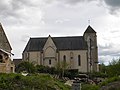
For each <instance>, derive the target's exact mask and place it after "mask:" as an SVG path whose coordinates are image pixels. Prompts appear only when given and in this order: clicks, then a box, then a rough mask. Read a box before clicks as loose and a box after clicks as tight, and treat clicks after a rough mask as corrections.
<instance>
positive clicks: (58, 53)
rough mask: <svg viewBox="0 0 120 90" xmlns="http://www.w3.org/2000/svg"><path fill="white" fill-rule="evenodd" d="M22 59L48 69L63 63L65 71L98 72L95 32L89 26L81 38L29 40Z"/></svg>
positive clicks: (49, 37) (50, 37)
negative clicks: (66, 66)
mask: <svg viewBox="0 0 120 90" xmlns="http://www.w3.org/2000/svg"><path fill="white" fill-rule="evenodd" d="M22 59H23V60H24V61H29V62H32V63H34V64H38V65H44V66H49V67H55V66H56V65H57V63H61V62H64V63H67V64H68V68H67V69H77V70H78V71H79V72H93V71H95V72H96V71H99V67H98V47H97V35H96V31H95V30H94V29H93V28H92V27H91V26H90V25H89V26H88V27H87V29H86V30H85V32H84V33H83V36H69V37H67V36H66V37H52V36H50V35H49V36H48V37H39V38H30V39H29V41H28V43H27V45H26V47H25V49H24V51H23V53H22Z"/></svg>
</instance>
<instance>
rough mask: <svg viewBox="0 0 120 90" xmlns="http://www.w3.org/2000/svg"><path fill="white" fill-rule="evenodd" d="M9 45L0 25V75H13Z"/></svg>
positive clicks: (13, 67)
mask: <svg viewBox="0 0 120 90" xmlns="http://www.w3.org/2000/svg"><path fill="white" fill-rule="evenodd" d="M11 50H12V48H11V45H10V43H9V41H8V38H7V36H6V34H5V32H4V29H3V27H2V25H1V24H0V73H13V72H14V69H15V66H14V64H13V62H12V60H11V55H12V53H11Z"/></svg>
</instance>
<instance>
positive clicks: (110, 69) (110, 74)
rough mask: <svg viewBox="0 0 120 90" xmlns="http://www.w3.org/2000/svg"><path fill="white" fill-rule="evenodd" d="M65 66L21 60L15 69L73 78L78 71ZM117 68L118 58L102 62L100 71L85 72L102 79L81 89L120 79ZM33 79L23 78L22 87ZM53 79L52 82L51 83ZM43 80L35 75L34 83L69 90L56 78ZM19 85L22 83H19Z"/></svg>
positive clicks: (96, 89)
mask: <svg viewBox="0 0 120 90" xmlns="http://www.w3.org/2000/svg"><path fill="white" fill-rule="evenodd" d="M63 65H64V64H63ZM66 68H67V65H66V66H65V67H64V68H61V66H56V67H48V66H42V65H36V66H35V65H34V64H32V63H29V62H23V63H22V64H20V65H19V66H18V68H17V69H16V71H17V72H22V71H27V72H28V73H34V74H35V73H46V74H51V75H58V76H59V77H63V76H64V77H69V78H73V77H75V76H77V75H78V71H76V70H73V71H72V70H67V69H66ZM119 70H120V59H119V60H113V61H112V62H110V63H109V65H108V66H105V65H104V64H101V65H100V72H92V73H87V74H88V75H89V78H90V79H94V78H103V79H104V81H102V82H101V83H98V84H97V85H91V84H88V83H83V84H82V90H99V89H100V88H101V87H102V86H106V85H108V84H109V83H111V82H115V81H120V77H119V75H120V71H119ZM17 77H18V79H19V76H17ZM27 77H28V76H27ZM34 79H35V78H34V76H32V77H30V76H29V79H28V78H27V79H24V80H25V81H24V80H23V82H24V83H23V84H25V85H26V86H23V87H26V88H28V87H27V86H29V85H30V83H32V81H34ZM0 80H1V79H0ZM40 80H42V81H41V82H43V83H38V81H40ZM48 80H49V79H48ZM53 81H54V83H51V82H53ZM25 82H26V83H25ZM27 82H30V83H27ZM45 82H46V81H45V79H39V78H37V77H36V79H35V81H34V83H38V84H39V86H40V85H41V87H43V88H44V89H45V86H46V87H47V88H49V90H55V89H56V88H58V87H59V89H58V90H70V88H69V89H68V88H64V86H63V83H61V82H60V81H59V80H58V81H56V80H51V79H50V80H49V83H50V85H49V84H48V83H45ZM38 84H36V85H38ZM10 85H11V84H10ZM13 85H14V84H13ZM20 85H22V84H20ZM33 85H34V84H33ZM36 85H35V86H34V88H36V87H37V86H36ZM2 86H4V85H2ZM8 86H9V85H8ZM30 86H31V87H29V88H33V86H32V85H30ZM13 87H14V86H13ZM20 88H21V87H20ZM38 88H39V87H38ZM44 89H43V90H44ZM114 89H115V88H114ZM26 90H27V89H26ZM28 90H29V89H28ZM40 90H42V89H40Z"/></svg>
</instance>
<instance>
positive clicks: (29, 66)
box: [16, 61, 36, 73]
mask: <svg viewBox="0 0 120 90" xmlns="http://www.w3.org/2000/svg"><path fill="white" fill-rule="evenodd" d="M16 71H17V72H22V71H27V72H28V73H34V72H35V71H36V68H35V66H34V64H33V63H30V62H27V61H23V62H22V63H20V64H19V65H18V67H17V70H16Z"/></svg>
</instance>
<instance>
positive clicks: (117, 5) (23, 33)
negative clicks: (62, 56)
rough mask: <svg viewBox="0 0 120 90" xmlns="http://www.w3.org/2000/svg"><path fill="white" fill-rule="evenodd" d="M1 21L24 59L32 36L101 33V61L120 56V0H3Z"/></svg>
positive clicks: (18, 53)
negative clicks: (91, 28)
mask: <svg viewBox="0 0 120 90" xmlns="http://www.w3.org/2000/svg"><path fill="white" fill-rule="evenodd" d="M0 22H1V23H2V25H3V28H4V30H5V33H6V34H7V37H8V39H9V41H10V44H11V46H12V48H13V50H12V52H13V53H14V54H15V55H14V57H13V58H21V57H22V51H23V50H24V48H25V46H26V44H27V42H28V40H29V38H30V37H47V36H48V35H49V34H50V35H51V36H53V37H54V36H81V35H83V33H84V31H85V29H86V28H87V26H88V25H89V24H90V25H91V26H92V27H93V29H94V30H96V32H97V38H98V48H99V61H100V62H104V63H108V62H109V61H110V60H112V59H113V58H114V59H116V58H119V55H120V42H119V41H120V0H1V1H0Z"/></svg>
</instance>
